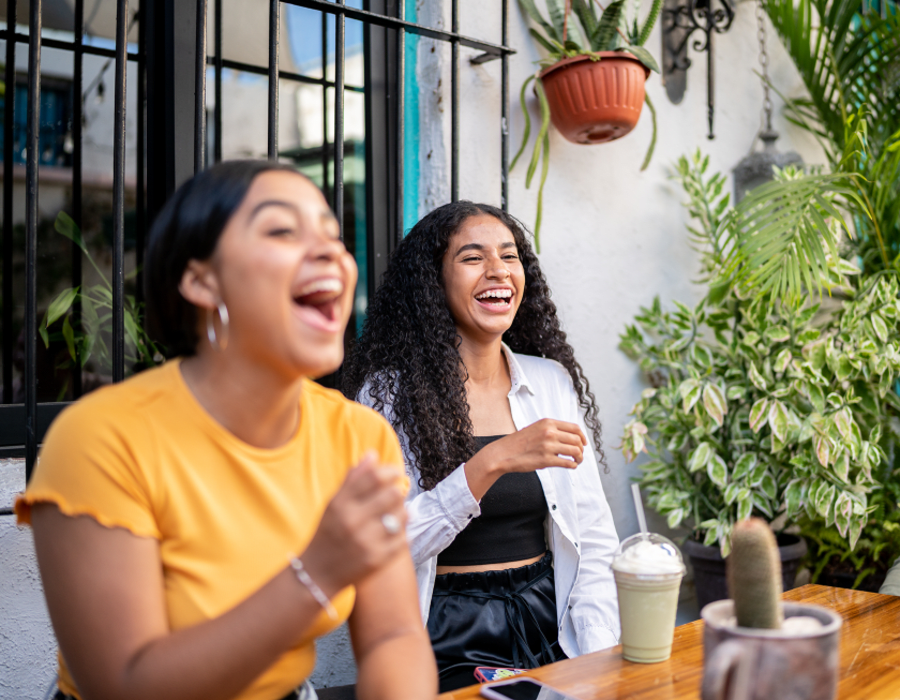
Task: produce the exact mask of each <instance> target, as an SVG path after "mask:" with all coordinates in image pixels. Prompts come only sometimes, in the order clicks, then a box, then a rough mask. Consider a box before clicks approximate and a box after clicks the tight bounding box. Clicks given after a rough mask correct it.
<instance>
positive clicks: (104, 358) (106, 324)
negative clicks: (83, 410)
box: [38, 212, 163, 371]
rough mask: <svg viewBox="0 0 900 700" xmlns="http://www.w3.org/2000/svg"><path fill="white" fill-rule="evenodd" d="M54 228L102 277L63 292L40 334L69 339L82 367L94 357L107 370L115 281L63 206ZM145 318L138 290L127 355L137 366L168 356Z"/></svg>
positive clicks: (129, 299) (128, 314)
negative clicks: (150, 332)
mask: <svg viewBox="0 0 900 700" xmlns="http://www.w3.org/2000/svg"><path fill="white" fill-rule="evenodd" d="M54 228H55V229H56V231H57V233H59V234H61V235H63V236H65V237H66V238H68V239H69V240H70V241H72V242H73V243H75V245H77V246H78V247H79V248H80V249H81V252H82V253H83V254H84V256H85V258H86V259H87V261H88V262H89V263H90V264H91V266H92V267H93V268H94V270H95V271H96V273H97V275H98V276H99V277H100V280H101V281H100V282H99V283H98V284H94V285H82V286H79V287H70V288H68V289H64V290H63V291H62V292H60V293H59V294H58V295H57V296H56V298H55V299H54V300H53V301H52V302H51V303H50V305H49V306H48V307H47V311H46V312H45V313H44V318H43V320H42V321H41V324H40V327H39V329H38V331H39V333H40V335H41V339H42V340H43V341H44V346H45V347H49V345H50V341H51V340H58V339H62V340H64V341H65V343H66V347H67V348H68V351H69V358H70V360H71V362H72V363H73V364H74V365H75V366H77V367H79V368H83V367H84V366H85V365H87V363H88V362H89V361H90V360H91V359H92V358H93V359H95V361H96V362H97V364H98V365H99V366H100V368H102V369H103V370H107V371H108V370H110V369H111V368H112V353H111V349H110V347H109V345H108V343H107V339H108V336H109V333H110V327H111V325H112V314H113V289H112V285H111V284H110V282H109V280H108V279H107V278H106V275H104V274H103V271H102V270H101V269H100V268H99V266H98V265H97V263H96V262H95V261H94V258H93V257H92V256H91V254H90V252H89V251H88V249H87V246H86V245H85V243H84V239H83V237H82V235H81V230H80V229H79V228H78V226H77V225H76V224H75V222H74V221H73V220H72V218H71V217H70V216H69V215H68V214H66V213H65V212H60V213H59V215H58V216H57V217H56V222H55V224H54ZM76 303H77V304H79V305H80V309H81V313H80V317H81V322H80V324H79V323H73V319H74V316H73V306H74V305H75V304H76ZM60 320H61V323H60ZM142 322H143V304H139V303H138V302H137V301H136V300H135V298H134V296H132V295H126V296H125V360H126V363H127V364H128V365H129V366H130V367H132V368H134V369H142V368H146V367H152V366H153V365H156V364H159V363H160V362H162V359H163V356H162V353H161V352H160V348H159V346H158V345H157V344H156V343H154V342H153V340H152V339H151V338H150V336H149V335H147V332H146V330H144V327H143V323H142ZM57 324H58V329H57V328H56V325H57Z"/></svg>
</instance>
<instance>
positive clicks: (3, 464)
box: [0, 459, 56, 700]
mask: <svg viewBox="0 0 900 700" xmlns="http://www.w3.org/2000/svg"><path fill="white" fill-rule="evenodd" d="M24 487H25V464H24V462H23V461H22V460H9V459H7V460H0V508H6V507H9V506H11V505H12V503H13V499H14V498H15V494H16V493H18V492H19V491H21V490H22V489H23V488H24ZM55 669H56V640H55V639H54V637H53V630H51V629H50V620H49V618H48V617H47V606H46V605H45V604H44V596H43V589H42V588H41V581H40V577H39V576H38V572H37V563H36V562H35V558H34V542H33V540H32V537H31V531H30V530H28V529H24V528H19V527H16V519H15V517H13V516H9V515H4V516H0V700H41V699H42V698H43V697H44V695H45V693H46V691H47V689H48V687H49V686H50V684H51V683H52V682H53V680H54V679H55V676H56V671H55Z"/></svg>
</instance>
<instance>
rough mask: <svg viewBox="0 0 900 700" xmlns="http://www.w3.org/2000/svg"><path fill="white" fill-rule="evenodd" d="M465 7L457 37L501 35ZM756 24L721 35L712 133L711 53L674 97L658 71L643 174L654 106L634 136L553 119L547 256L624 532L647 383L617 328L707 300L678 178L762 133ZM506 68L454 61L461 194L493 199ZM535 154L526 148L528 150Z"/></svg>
mask: <svg viewBox="0 0 900 700" xmlns="http://www.w3.org/2000/svg"><path fill="white" fill-rule="evenodd" d="M539 5H540V3H539ZM646 5H647V3H645V6H646ZM510 8H511V9H510V26H509V41H510V44H511V45H512V46H513V47H514V48H516V49H517V51H518V53H517V54H516V55H515V56H513V57H512V58H511V59H510V93H511V94H510V97H511V102H512V105H511V108H510V115H511V144H510V155H511V156H512V155H513V154H514V153H515V152H516V150H517V149H518V147H519V143H520V140H521V137H522V132H523V128H524V119H523V116H522V113H521V109H520V108H519V105H518V95H519V89H520V87H521V85H522V82H523V81H524V80H525V78H526V77H527V76H528V75H529V74H531V73H532V72H534V70H535V63H534V61H536V60H538V59H539V58H540V56H539V53H538V50H537V48H536V45H535V42H534V41H533V40H532V39H531V37H530V36H529V35H528V25H527V24H526V20H525V18H524V16H523V14H522V13H521V12H520V11H519V9H518V7H517V6H516V4H515V3H510ZM646 9H647V8H646V7H645V11H646ZM460 15H461V17H460V23H461V31H462V32H463V33H468V34H471V35H478V36H480V37H485V36H488V37H493V38H494V39H495V40H497V41H499V38H500V24H499V20H498V17H497V15H499V13H498V12H497V11H496V8H495V7H494V6H493V4H492V3H471V4H469V3H466V5H465V9H464V10H463V11H461V13H460ZM766 21H767V23H768V19H767V20H766ZM768 28H769V54H770V68H769V73H770V76H771V79H772V82H773V84H774V85H775V86H776V87H777V88H778V90H779V91H781V92H782V93H783V94H786V95H790V96H793V95H796V94H799V93H800V92H802V82H801V81H800V78H799V75H798V74H797V73H796V70H795V68H794V66H793V63H792V62H791V61H790V58H789V57H788V56H787V54H786V53H785V51H784V49H783V48H782V46H781V45H780V43H779V42H778V39H777V36H776V35H775V32H774V30H772V28H771V25H768ZM756 31H757V30H756V16H755V4H754V3H753V2H747V1H744V2H739V3H738V5H737V16H736V18H735V20H734V24H733V26H732V28H731V30H730V31H729V32H728V33H727V34H725V35H724V36H721V37H716V44H715V68H716V94H715V103H716V112H715V134H716V138H715V140H714V141H708V140H707V138H706V128H707V127H706V56H705V55H700V56H698V55H696V54H694V55H693V56H692V58H693V60H694V65H693V66H692V67H691V69H690V70H689V72H688V88H687V92H686V94H685V96H684V100H683V101H682V103H681V104H680V105H673V104H671V103H670V102H669V100H668V98H667V97H666V94H665V89H664V87H663V86H662V85H661V83H660V78H659V76H658V75H656V74H655V73H654V74H651V77H650V79H649V80H648V82H647V90H648V93H649V95H650V97H651V99H652V100H653V103H654V105H655V106H656V109H657V115H658V119H657V121H658V129H659V134H658V141H657V146H656V153H655V155H654V158H653V161H652V163H651V164H650V166H649V168H648V169H647V170H646V171H644V172H643V173H642V172H640V171H639V168H640V164H641V162H642V160H643V157H644V153H645V151H646V148H647V145H648V143H649V141H650V133H651V125H650V115H649V112H648V110H646V109H644V113H643V114H642V116H641V120H640V122H639V124H638V126H637V127H636V128H635V130H634V131H633V132H632V133H631V134H629V135H628V136H626V137H625V138H623V139H620V140H618V141H614V142H612V143H608V144H600V145H593V146H581V145H575V144H571V143H569V142H567V141H565V140H564V139H563V138H562V137H561V136H560V135H559V134H558V133H557V132H556V131H555V130H554V129H552V128H551V132H550V134H551V137H550V138H551V145H550V150H551V165H550V174H549V177H548V179H547V184H546V186H545V189H544V223H543V226H542V230H541V256H540V259H541V264H542V267H543V270H544V272H545V273H546V275H547V277H548V279H549V282H550V287H551V289H552V290H553V295H554V300H555V301H556V304H557V306H558V307H559V312H560V316H561V317H562V321H563V326H564V328H565V330H566V331H567V332H568V334H569V339H570V341H571V343H572V345H573V346H574V348H575V352H576V357H577V358H578V360H579V362H580V363H581V364H582V366H583V367H584V370H585V372H586V374H587V377H588V379H589V381H590V383H591V387H592V389H593V391H594V393H595V395H596V396H597V402H598V404H599V406H600V418H601V420H602V423H603V432H604V449H605V451H606V457H607V462H608V465H609V472H608V473H606V474H603V475H601V476H602V480H603V485H604V489H605V491H606V495H607V498H608V500H609V503H610V506H611V508H612V511H613V516H614V517H615V521H616V526H617V528H618V531H619V535H620V536H622V537H624V536H627V535H630V534H632V533H634V532H636V531H637V529H638V528H637V520H636V517H635V515H634V513H633V507H632V505H631V495H630V483H631V482H630V479H631V478H632V477H634V476H637V475H638V470H637V469H636V467H635V465H626V464H625V462H624V459H623V457H622V455H621V453H620V452H619V451H618V450H616V449H615V446H616V445H618V444H619V435H620V434H621V430H622V427H623V425H624V424H625V423H626V422H627V420H628V413H629V411H630V410H631V406H632V405H633V404H634V402H635V401H637V399H638V398H639V395H640V392H641V390H642V389H643V388H645V386H646V385H645V384H644V382H643V381H642V378H641V376H640V372H639V370H638V368H637V366H636V364H635V363H633V362H632V361H630V360H629V359H628V358H627V357H626V356H625V355H624V354H623V353H622V352H621V351H620V350H619V349H618V342H619V334H620V333H621V332H622V331H623V330H624V327H625V325H626V324H627V323H631V322H632V319H633V317H634V315H635V313H637V312H638V310H639V308H640V306H641V305H647V304H649V303H650V302H651V301H652V300H653V297H654V295H657V294H658V295H659V296H660V297H661V299H662V301H663V302H664V303H666V302H670V301H671V299H673V298H675V299H679V300H680V301H683V302H686V303H690V302H696V301H699V299H700V298H701V296H702V293H701V290H700V289H699V288H697V287H696V286H695V285H693V283H692V282H691V280H692V279H694V278H696V276H697V273H698V261H697V256H696V253H695V252H694V251H693V250H692V249H691V248H690V247H689V245H688V239H687V235H686V230H685V223H686V221H687V213H686V211H685V210H684V209H683V207H682V205H681V202H682V201H683V200H684V196H683V194H682V191H681V189H680V187H679V186H678V183H677V182H673V181H672V180H671V179H670V174H671V172H672V165H673V164H674V162H675V161H676V160H677V159H678V157H679V156H680V155H682V154H686V153H689V152H692V151H694V150H695V149H696V148H698V147H699V148H701V149H703V150H704V151H705V152H707V153H709V155H710V168H711V170H720V171H723V172H726V173H728V174H730V172H731V170H732V169H733V168H734V166H736V165H737V163H738V162H739V161H740V159H741V158H743V157H744V156H745V155H747V153H748V151H749V149H750V147H751V144H752V141H753V137H754V135H755V134H756V132H757V130H758V129H759V123H760V111H761V107H762V87H761V84H760V81H759V78H758V77H757V76H756V75H755V74H754V72H753V71H754V70H759V63H758V58H757V57H758V43H757V38H756ZM660 44H661V38H660V33H659V26H658V25H657V28H656V29H655V31H654V33H653V35H652V36H651V37H650V40H649V41H648V42H647V48H649V49H650V51H652V52H653V54H654V55H655V56H656V57H657V58H659V56H660ZM499 68H500V66H499V61H497V62H493V63H488V64H485V65H483V66H469V65H467V64H465V63H464V64H463V65H462V66H461V70H460V76H461V97H462V105H463V107H462V118H461V122H462V124H461V139H460V143H461V144H462V152H461V158H462V167H461V172H462V176H461V178H460V182H461V184H460V196H462V197H468V198H475V199H480V200H485V199H487V200H488V201H492V202H494V203H497V202H499V196H500V195H499V189H500V185H499V177H498V171H499V167H498V160H497V157H498V156H497V153H498V152H499V143H500V142H499V133H498V130H497V128H496V127H495V126H494V125H495V124H497V123H498V122H499V109H500V107H499V100H498V94H499V87H500V70H499ZM773 97H774V96H773ZM448 98H449V95H447V97H445V99H448ZM774 99H775V104H776V118H775V128H776V129H777V130H778V131H779V132H780V133H781V134H782V138H781V139H780V140H779V142H778V144H777V145H778V147H779V149H780V150H782V151H786V150H796V151H798V152H799V153H800V154H801V155H802V156H803V158H804V160H805V161H806V162H807V163H822V162H824V159H823V157H822V155H821V153H820V151H819V150H818V146H817V145H816V143H815V142H814V141H813V140H812V139H811V138H809V137H807V136H806V135H805V134H804V133H802V132H800V131H799V130H798V129H796V128H794V127H793V126H791V125H790V124H788V123H787V122H786V121H785V119H784V118H783V116H782V109H781V107H782V105H781V103H780V101H779V100H778V99H777V97H774ZM529 103H530V106H531V109H532V140H533V139H534V134H535V131H536V128H537V126H536V124H535V121H536V120H537V119H538V118H539V116H538V112H537V105H536V98H534V97H533V96H531V95H530V91H529ZM474 105H477V108H473V106H474ZM527 154H528V155H529V156H530V149H529V150H528V151H527ZM523 160H524V162H522V163H520V164H518V165H517V166H516V169H515V170H514V171H513V172H512V173H511V175H510V206H509V209H510V212H511V213H513V214H514V215H515V216H517V217H519V218H521V219H522V220H523V221H524V222H525V223H526V224H528V225H529V226H531V225H533V223H534V215H535V205H536V195H537V177H536V178H535V182H534V183H532V188H531V189H530V190H528V189H525V170H526V166H527V158H523ZM423 172H424V168H423ZM446 181H448V182H449V177H448V178H446ZM729 187H730V180H729ZM654 527H656V528H657V529H664V524H663V523H662V521H661V520H659V519H656V520H655V521H654Z"/></svg>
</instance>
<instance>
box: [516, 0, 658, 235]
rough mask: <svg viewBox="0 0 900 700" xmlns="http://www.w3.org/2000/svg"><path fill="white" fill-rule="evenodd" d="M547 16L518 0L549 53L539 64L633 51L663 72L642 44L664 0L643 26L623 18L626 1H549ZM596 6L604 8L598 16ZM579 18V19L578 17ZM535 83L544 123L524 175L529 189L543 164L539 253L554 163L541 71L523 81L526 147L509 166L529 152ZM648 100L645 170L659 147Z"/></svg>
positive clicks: (521, 97) (536, 228) (537, 232)
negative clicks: (546, 191)
mask: <svg viewBox="0 0 900 700" xmlns="http://www.w3.org/2000/svg"><path fill="white" fill-rule="evenodd" d="M545 2H546V7H547V12H548V15H549V17H548V18H545V17H544V16H543V15H542V14H541V12H540V11H539V10H538V8H537V6H536V5H535V0H519V3H520V4H521V6H522V9H523V10H524V11H525V13H526V14H527V15H528V16H529V17H530V18H531V20H532V21H533V22H534V23H535V24H536V25H537V26H538V27H539V28H540V29H541V31H538V30H537V29H535V28H534V27H531V28H530V29H529V30H528V31H529V32H530V33H531V36H532V37H534V39H535V41H537V43H538V44H540V46H542V47H543V48H544V49H545V50H546V52H547V56H546V57H545V58H543V59H541V61H539V64H540V66H541V68H546V67H548V66H552V65H553V64H554V63H556V62H557V61H560V60H561V59H563V58H571V57H574V56H588V57H590V59H591V60H592V61H599V60H601V58H600V52H601V51H623V52H627V53H630V54H631V55H632V56H634V57H635V58H636V59H637V60H638V61H640V62H641V63H643V64H644V65H645V66H646V67H647V68H649V69H650V70H652V71H654V72H656V73H659V65H658V64H657V62H656V60H655V59H654V58H653V55H652V54H651V53H650V52H649V51H648V50H647V49H645V48H644V44H645V43H646V41H647V39H649V38H650V32H651V31H652V29H653V27H654V25H655V24H656V21H657V20H658V19H659V14H660V11H661V10H662V0H653V1H652V5H651V6H650V13H649V14H648V15H647V18H646V19H645V20H644V22H643V24H640V23H639V22H638V21H637V18H635V19H634V20H633V21H632V22H631V23H630V24H629V23H628V22H627V21H626V19H625V2H626V0H615V1H614V2H612V3H610V4H609V5H607V7H606V8H605V9H602V6H600V3H599V2H598V0H545ZM595 4H596V5H598V6H600V7H601V13H600V14H598V12H597V9H596V8H595ZM576 20H577V21H576ZM532 82H534V92H535V94H536V95H537V98H538V103H539V105H540V110H541V126H540V128H539V129H538V134H537V139H536V140H535V143H534V150H533V152H532V156H531V161H530V162H529V164H528V171H527V173H526V175H525V187H531V183H532V181H533V179H534V175H535V173H536V172H537V168H538V165H539V164H540V166H541V177H540V185H539V186H538V198H537V216H536V219H535V224H534V240H535V248H536V249H537V251H538V252H540V229H541V218H542V214H543V195H544V183H545V182H546V180H547V173H548V172H549V166H550V105H549V104H548V102H547V97H546V95H545V94H544V88H543V85H542V84H541V78H540V71H538V72H537V73H535V74H534V75H532V76H529V77H528V79H526V80H525V82H524V83H523V84H522V90H521V92H520V94H519V102H520V103H521V105H522V112H523V114H524V115H525V132H524V134H523V136H522V145H521V146H520V147H519V150H518V152H517V153H516V155H515V157H514V158H513V160H512V164H511V165H510V170H512V169H513V168H515V167H516V163H517V162H518V160H519V157H520V156H521V155H522V154H523V153H524V152H525V148H526V146H527V145H528V140H529V137H530V136H531V116H530V115H529V113H528V107H527V105H526V91H527V89H528V86H529V85H531V83H532ZM644 101H645V102H646V103H647V108H648V109H649V110H650V116H651V119H652V123H653V135H652V137H651V139H650V146H649V148H648V149H647V154H646V156H645V157H644V162H643V163H642V165H641V170H645V169H646V168H647V166H648V165H649V164H650V159H651V158H652V157H653V150H654V147H655V146H656V110H655V108H654V107H653V103H652V102H651V101H650V97H649V96H647V95H646V94H645V95H644Z"/></svg>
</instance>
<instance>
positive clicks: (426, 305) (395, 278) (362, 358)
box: [341, 201, 606, 489]
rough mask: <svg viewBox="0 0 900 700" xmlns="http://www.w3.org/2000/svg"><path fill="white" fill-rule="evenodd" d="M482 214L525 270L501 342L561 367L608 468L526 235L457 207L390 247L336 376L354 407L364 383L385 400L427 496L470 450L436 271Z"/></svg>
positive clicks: (476, 208)
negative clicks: (511, 245) (508, 238)
mask: <svg viewBox="0 0 900 700" xmlns="http://www.w3.org/2000/svg"><path fill="white" fill-rule="evenodd" d="M484 214H486V215H488V216H493V217H494V218H496V219H498V220H499V221H500V222H501V223H502V224H503V225H504V226H506V227H507V228H508V229H509V230H510V232H511V233H512V235H513V237H514V238H515V241H516V247H517V248H518V253H519V258H520V259H521V261H522V264H523V266H524V268H525V293H524V297H523V300H522V305H521V306H520V307H519V310H518V312H517V313H516V318H515V320H514V321H513V324H512V327H511V328H510V329H509V330H508V331H507V332H506V333H505V334H504V336H503V339H504V341H505V342H506V343H507V345H509V347H510V348H511V349H512V350H513V351H514V352H517V353H523V354H526V355H536V356H538V357H546V358H550V359H553V360H556V361H557V362H559V363H560V364H561V365H562V366H563V367H565V369H566V371H567V372H568V373H569V376H570V377H571V379H572V383H573V385H574V387H575V391H576V392H577V394H578V402H579V404H580V405H581V407H582V408H583V409H584V411H585V424H586V425H587V427H588V429H589V430H590V432H591V433H592V435H593V438H594V444H595V446H596V448H597V457H598V460H599V461H600V463H601V464H603V465H604V466H605V465H606V461H605V456H604V454H603V450H602V449H601V445H602V441H601V436H600V432H601V431H600V420H599V418H598V409H597V402H596V400H595V398H594V395H593V394H592V393H591V391H590V388H589V385H588V381H587V379H586V378H585V376H584V372H583V371H582V369H581V366H580V365H579V364H578V363H577V362H576V361H575V354H574V352H573V350H572V347H571V346H570V345H569V344H568V342H566V334H565V333H564V332H563V331H562V329H561V328H560V326H559V319H558V318H557V315H556V305H555V304H554V303H553V302H552V301H551V300H550V289H549V287H548V286H547V280H546V278H545V277H544V274H543V273H542V272H541V268H540V265H539V264H538V259H537V256H536V255H535V254H534V251H533V250H532V249H531V245H530V244H529V243H528V240H527V238H526V235H525V230H524V226H523V225H522V224H521V223H520V222H519V221H518V220H516V219H515V218H514V217H512V216H510V215H509V214H507V213H506V212H504V211H502V210H501V209H497V208H496V207H492V206H490V205H487V204H475V203H473V202H466V201H461V202H454V203H452V204H445V205H444V206H442V207H438V208H437V209H435V210H434V211H432V212H431V213H430V214H428V215H426V216H425V217H424V218H423V219H422V220H421V221H419V223H417V224H416V225H415V226H414V227H413V228H412V230H411V231H410V232H409V234H408V235H407V236H406V237H405V238H404V239H403V241H402V242H401V243H400V245H399V246H398V247H397V250H396V251H395V252H394V254H393V255H392V256H391V259H390V262H389V263H388V267H387V270H386V271H385V273H384V279H383V281H382V283H381V286H379V287H378V290H377V291H376V292H375V297H374V298H373V299H372V300H371V302H370V303H369V307H368V310H367V312H366V321H365V324H364V325H363V329H362V333H361V334H360V337H359V340H358V341H357V343H356V344H355V345H354V347H353V348H352V349H351V352H350V355H349V357H348V358H347V361H346V362H345V363H344V368H343V371H342V373H341V376H342V384H343V390H344V393H345V394H346V395H347V396H348V397H349V398H353V399H355V398H356V397H357V395H358V394H359V392H360V390H361V389H362V387H363V385H364V384H365V383H366V381H368V382H369V387H368V393H369V396H370V397H371V399H372V400H373V401H374V402H375V408H376V410H380V409H383V408H384V401H385V399H387V398H389V399H390V402H391V404H392V411H393V423H394V427H395V428H397V429H401V428H402V430H403V432H404V433H405V434H406V437H407V439H408V441H409V449H410V450H411V451H412V453H413V455H414V456H415V459H416V462H417V465H418V468H419V473H420V479H419V481H420V484H421V486H422V488H425V489H432V488H434V487H435V486H436V485H437V484H438V483H439V482H440V481H441V480H442V479H444V478H445V477H446V476H447V475H449V474H450V472H452V471H453V470H454V469H455V468H456V467H457V466H458V465H459V464H461V463H462V462H465V461H466V460H468V459H469V458H470V457H471V456H472V454H473V453H474V451H475V442H474V438H473V432H472V421H471V419H470V417H469V405H468V402H467V400H466V390H465V376H464V373H463V372H461V371H460V367H461V365H462V360H461V358H460V355H459V343H460V338H459V335H458V334H457V331H456V324H455V323H454V321H453V316H452V315H451V313H450V309H449V308H448V306H447V300H446V296H445V294H444V286H443V281H442V269H443V259H444V253H445V252H446V251H447V246H448V245H449V241H450V238H451V237H452V236H453V234H454V233H456V232H457V231H458V230H459V228H460V227H461V226H462V224H463V222H465V221H466V220H467V219H468V218H469V217H472V216H479V215H484Z"/></svg>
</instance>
